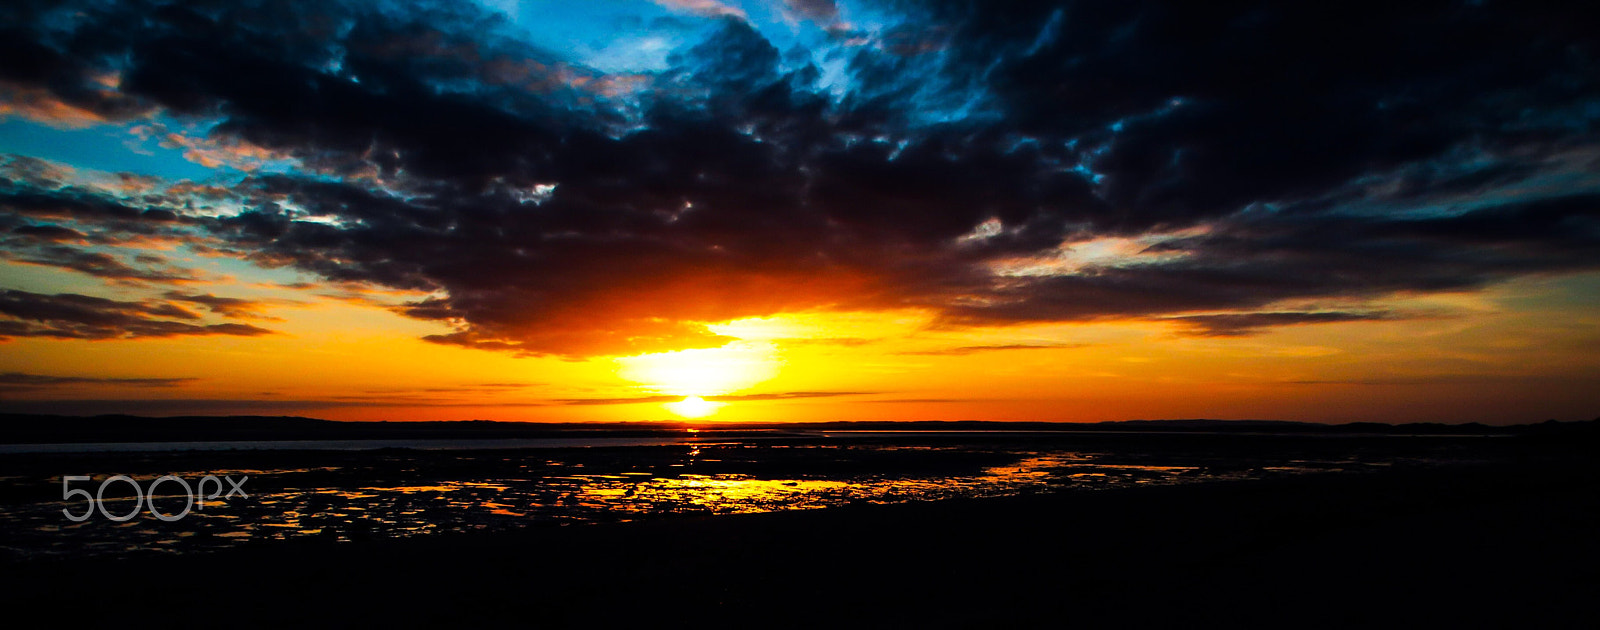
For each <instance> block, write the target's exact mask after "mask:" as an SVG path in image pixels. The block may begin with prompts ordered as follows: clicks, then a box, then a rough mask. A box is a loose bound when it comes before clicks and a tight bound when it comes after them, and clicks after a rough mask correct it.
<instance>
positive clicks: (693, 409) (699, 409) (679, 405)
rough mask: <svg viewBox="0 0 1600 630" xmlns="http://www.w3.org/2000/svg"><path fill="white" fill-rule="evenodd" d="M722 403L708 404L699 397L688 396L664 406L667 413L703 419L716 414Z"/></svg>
mask: <svg viewBox="0 0 1600 630" xmlns="http://www.w3.org/2000/svg"><path fill="white" fill-rule="evenodd" d="M722 405H723V403H715V402H710V401H708V400H706V399H704V398H701V397H699V396H690V397H688V398H685V399H683V400H680V401H678V402H675V403H667V404H666V405H664V406H665V407H666V408H667V410H668V411H671V412H672V413H675V414H678V415H680V416H683V417H685V418H704V417H706V416H709V415H711V414H714V413H716V412H717V409H718V408H720V407H722Z"/></svg>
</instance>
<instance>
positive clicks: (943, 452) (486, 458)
mask: <svg viewBox="0 0 1600 630" xmlns="http://www.w3.org/2000/svg"><path fill="white" fill-rule="evenodd" d="M273 456H277V455H273ZM307 457H313V456H311V455H307ZM1406 457H1409V456H1401V455H1396V454H1392V453H1391V454H1379V455H1375V454H1370V453H1369V454H1361V455H1358V456H1351V455H1350V454H1349V453H1342V452H1341V453H1336V454H1329V456H1326V457H1307V456H1295V455H1291V456H1281V457H1280V456H1260V457H1255V458H1253V459H1252V458H1249V457H1241V456H1240V455H1239V454H1238V453H1228V454H1221V455H1217V454H1207V453H1188V452H1185V453H1176V454H1165V455H1151V454H1149V453H1129V452H1116V451H1085V450H1079V449H1067V448H1056V449H1052V448H1039V447H1037V446H1036V445H1032V444H1027V443H1017V444H985V445H981V446H975V445H962V444H896V443H889V442H884V443H865V444H862V443H847V444H846V443H826V442H823V443H815V442H812V443H803V442H797V443H784V444H774V443H759V444H758V443H750V442H739V441H721V442H702V443H697V444H690V445H681V446H660V445H657V446H649V447H632V448H616V449H591V450H583V449H564V450H556V449H537V450H524V451H504V450H501V451H482V452H468V453H463V452H452V453H450V454H448V455H444V454H440V453H428V452H417V451H386V452H363V453H340V454H337V455H326V456H324V455H316V456H315V457H313V458H322V459H325V460H327V461H318V462H317V464H316V465H306V466H300V467H287V466H257V467H248V466H235V467H228V468H225V467H211V468H196V469H193V470H188V471H174V470H170V469H162V470H160V471H159V472H151V471H142V472H141V471H130V472H128V473H127V474H129V476H131V477H133V478H134V479H136V480H139V481H140V482H141V485H144V486H147V485H148V482H149V481H150V480H152V479H154V478H156V477H159V476H161V475H164V474H175V475H178V476H180V477H184V478H186V479H194V478H198V477H200V476H204V475H206V474H217V475H222V474H227V475H233V476H236V477H238V476H246V475H248V476H249V478H250V484H251V485H250V486H249V491H250V497H249V498H248V499H240V498H235V499H231V500H228V501H208V502H205V503H204V504H203V505H201V506H197V509H196V510H194V511H193V512H192V513H191V514H190V515H189V516H187V517H185V518H184V519H182V520H180V521H176V522H160V521H157V520H155V519H154V518H153V517H150V516H148V514H141V515H140V516H139V517H137V518H134V519H132V520H130V521H127V522H122V523H117V522H110V521H107V520H106V519H103V518H99V517H98V515H97V516H96V517H95V518H92V519H90V520H88V521H84V522H80V523H73V522H70V521H67V520H66V519H65V518H64V517H63V516H62V513H61V510H62V509H63V508H67V507H70V508H71V509H72V510H73V511H74V512H79V511H81V510H82V509H83V507H82V503H81V502H78V503H69V502H62V501H59V500H48V498H45V499H43V500H30V497H36V498H37V497H38V495H39V494H40V493H41V492H42V491H40V490H39V489H40V488H47V489H48V488H51V485H50V484H54V488H59V484H60V481H59V478H52V476H50V475H39V474H23V475H5V476H0V497H4V498H6V501H7V502H6V503H4V504H3V507H4V510H3V511H0V533H4V536H3V538H0V552H4V553H7V554H11V555H52V554H69V555H80V554H88V555H96V554H120V553H128V552H151V553H179V552H189V551H195V550H205V549H214V548H220V547H230V546H237V545H241V544H272V543H274V542H275V541H288V540H320V541H328V542H348V541H357V540H366V539H372V538H404V537H409V536H417V535H425V534H436V533H443V532H461V531H479V530H505V529H515V528H520V527H527V526H531V525H539V524H568V523H594V522H611V521H629V520H638V519H643V518H659V517H670V516H671V515H680V514H744V513H752V512H770V511H778V510H805V509H818V508H826V507H832V506H840V505H847V504H854V503H898V502H904V501H923V500H937V499H948V498H961V497H968V498H971V497H999V496H1014V495H1022V494H1033V493H1046V492H1059V491H1071V490H1098V489H1108V488H1122V487H1130V486H1139V485H1169V484H1179V483H1194V482H1200V481H1218V480H1236V479H1255V478H1265V477H1272V476H1279V475H1295V474H1303V473H1306V472H1313V471H1358V470H1366V469H1370V468H1374V467H1382V466H1390V465H1393V464H1395V463H1397V462H1402V461H1407V460H1406ZM178 461H181V460H178ZM150 465H151V466H157V465H162V464H159V463H152V464H150ZM7 472H10V471H7ZM108 475H109V473H107V474H99V475H96V476H95V482H98V481H100V480H102V479H104V478H106V477H107V476H108ZM174 489H176V488H175V487H174ZM166 490H167V489H166V488H165V487H164V488H163V493H164V495H165V494H167V493H166ZM30 493H31V494H30ZM46 496H47V495H46ZM57 496H59V495H57ZM178 496H181V495H178ZM162 500H163V501H171V500H172V499H162ZM107 503H108V505H107V510H108V511H110V512H111V513H112V514H123V513H127V512H129V511H131V510H132V504H131V498H121V499H115V498H111V497H108V498H107ZM167 505H168V503H162V507H163V510H164V511H167V512H169V513H170V512H173V511H176V508H168V507H167Z"/></svg>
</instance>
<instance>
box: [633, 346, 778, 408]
mask: <svg viewBox="0 0 1600 630" xmlns="http://www.w3.org/2000/svg"><path fill="white" fill-rule="evenodd" d="M617 363H618V369H617V374H618V375H619V376H621V377H622V378H625V379H628V380H630V381H635V382H639V383H644V384H645V385H647V386H649V387H650V388H651V389H654V390H655V391H658V392H661V393H663V394H672V395H675V396H714V395H718V394H727V393H730V392H735V391H739V390H742V389H745V388H748V387H752V386H754V385H756V384H759V383H761V382H763V381H766V380H768V379H771V378H772V377H774V376H777V375H778V368H779V367H780V366H781V365H782V364H783V361H782V360H781V359H780V358H779V357H778V351H777V348H776V347H775V346H773V345H772V344H771V343H751V342H744V341H739V342H734V343H730V344H728V345H725V346H723V347H721V348H705V349H699V350H679V351H676V352H658V353H654V354H641V355H639V356H635V357H623V358H620V359H617Z"/></svg>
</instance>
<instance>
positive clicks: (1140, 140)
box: [0, 0, 1600, 357]
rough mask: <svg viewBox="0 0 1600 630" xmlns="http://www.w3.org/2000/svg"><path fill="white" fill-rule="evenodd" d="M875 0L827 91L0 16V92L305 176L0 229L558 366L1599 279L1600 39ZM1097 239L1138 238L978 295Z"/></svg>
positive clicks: (38, 205) (1334, 6)
mask: <svg viewBox="0 0 1600 630" xmlns="http://www.w3.org/2000/svg"><path fill="white" fill-rule="evenodd" d="M701 4H703V5H705V6H710V4H708V3H701ZM789 7H790V9H789V10H790V11H792V12H794V13H796V14H797V15H804V16H810V17H812V18H816V19H824V18H825V19H832V18H833V16H835V15H836V10H835V9H834V8H833V6H832V4H831V3H828V2H812V1H807V2H791V3H789ZM879 8H882V9H884V11H885V12H886V14H890V15H894V14H899V15H904V16H906V18H905V21H904V23H902V24H898V25H891V26H889V27H886V29H884V30H881V31H878V32H867V31H862V32H854V31H852V32H850V33H848V34H846V35H847V38H848V39H849V40H851V41H853V40H856V39H863V40H871V41H872V43H873V44H874V45H871V46H868V45H855V44H851V43H841V44H840V47H839V48H838V49H836V50H833V51H830V52H829V53H828V54H829V55H832V58H833V59H835V60H839V61H842V62H843V66H844V68H845V69H846V72H847V74H848V77H847V80H845V81H844V82H843V83H837V82H836V83H832V84H824V83H825V82H824V81H823V78H822V77H823V74H822V72H821V70H819V69H818V68H816V67H813V66H809V65H806V64H804V63H791V62H790V61H787V60H788V59H790V57H787V56H785V55H783V54H780V52H779V51H778V49H777V48H776V47H775V46H774V45H773V44H772V43H771V42H768V41H767V40H766V39H765V38H764V37H763V36H762V35H761V33H760V32H759V31H758V30H756V29H754V28H752V27H751V25H750V24H749V23H747V22H746V21H744V20H740V19H723V20H721V21H720V22H719V26H718V27H717V28H716V29H714V31H713V32H712V33H711V35H710V36H708V37H707V38H706V39H705V40H704V41H702V42H699V43H698V44H695V45H692V46H688V47H686V48H684V49H683V50H681V51H679V53H678V54H676V55H675V56H674V57H673V58H672V64H673V67H672V68H671V69H669V70H667V71H663V72H660V73H657V74H655V75H652V76H650V77H647V78H646V81H645V83H644V85H646V86H647V87H646V88H645V89H644V90H643V91H642V92H641V93H638V94H634V95H632V96H619V95H618V94H616V93H613V92H609V91H606V90H601V89H596V88H595V87H594V86H597V85H605V84H608V81H607V80H606V79H609V78H611V77H606V76H604V75H603V74H602V73H599V72H597V71H594V70H591V69H586V68H582V67H581V66H579V65H577V64H573V63H570V62H567V61H564V60H562V59H560V58H559V56H557V55H555V54H553V53H551V52H549V51H546V50H542V49H539V48H537V47H535V46H531V45H528V44H526V43H521V42H519V41H518V39H517V34H516V33H515V32H514V31H513V30H512V29H510V28H509V26H508V24H507V23H505V22H504V21H503V20H502V19H499V18H496V17H493V16H491V15H489V14H487V13H482V12H478V11H476V10H475V9H474V8H473V7H472V6H471V5H468V4H460V5H434V4H429V3H424V4H420V5H417V6H415V7H409V8H407V9H406V10H399V9H395V10H379V9H377V8H374V7H373V6H371V5H367V4H362V3H354V2H352V3H345V2H314V3H313V2H271V3H256V2H215V3H207V2H198V3H183V4H181V5H156V4H149V3H145V2H137V1H135V2H108V3H91V4H88V5H85V6H82V7H65V8H63V7H58V6H56V5H55V4H53V3H52V4H32V3H27V2H23V3H12V5H10V6H8V8H6V9H5V11H6V12H7V13H6V14H5V17H7V18H9V19H7V20H5V24H7V26H6V30H5V37H4V38H0V39H4V40H6V44H5V45H3V46H0V68H5V70H4V73H3V75H0V80H4V81H6V82H8V84H9V85H12V86H17V89H25V90H32V91H35V92H39V93H43V94H47V95H48V97H49V98H53V99H56V100H59V101H60V102H63V103H68V104H71V105H72V106H73V107H77V108H80V109H82V110H84V111H90V112H93V113H94V114H95V115H96V116H101V117H103V118H106V119H118V120H127V119H130V118H132V117H135V116H140V115H143V113H144V112H150V111H161V112H163V113H165V114H166V115H168V116H172V117H174V118H178V119H184V120H193V121H217V122H218V123H219V124H217V125H216V126H215V127H214V128H212V130H211V131H210V132H209V134H210V136H209V139H210V140H214V141H216V143H217V144H218V145H219V146H231V147H242V146H250V147H258V148H260V149H262V150H265V151H269V152H272V153H274V154H281V155H284V156H288V157H290V158H292V159H294V160H296V161H297V162H298V164H299V165H300V166H299V167H298V168H296V169H293V170H291V171H290V172H288V173H280V174H265V175H258V176H253V177H249V178H246V179H245V181H244V182H243V183H241V184H239V185H237V186H233V187H231V188H230V189H227V190H225V191H221V192H218V191H209V192H206V191H200V190H198V189H197V190H193V191H188V192H183V191H173V190H167V191H159V192H148V191H131V192H125V193H115V194H114V193H110V192H106V191H103V190H90V189H87V188H84V187H79V186H74V185H72V184H70V182H66V181H64V180H62V179H61V178H58V177H54V176H52V175H51V174H50V173H48V172H47V171H48V169H45V168H44V167H42V166H39V165H23V166H17V167H15V168H12V169H11V170H10V171H7V175H6V178H5V181H3V182H0V185H3V188H0V220H3V221H6V222H5V223H0V228H4V229H5V230H6V231H5V232H4V234H5V236H4V238H7V239H10V240H7V241H6V243H7V246H8V247H12V245H11V244H12V243H22V242H23V239H27V242H28V243H34V244H31V245H26V247H27V249H26V251H27V252H32V253H31V254H28V256H30V257H31V258H33V259H35V260H40V261H55V262H54V263H53V264H58V266H67V267H69V268H75V269H79V270H89V272H90V273H94V272H95V270H99V271H100V274H101V275H102V276H105V277H115V274H123V275H126V274H129V273H140V272H139V271H138V270H137V269H136V270H135V271H133V272H129V271H126V270H120V269H116V268H114V267H112V266H110V263H96V262H95V261H93V260H89V259H87V258H86V259H84V260H82V261H77V260H76V259H73V258H72V257H71V256H69V255H68V254H69V253H70V251H69V250H66V249H61V250H47V248H49V247H65V246H63V245H53V244H51V242H50V241H49V239H45V238H42V237H43V236H45V233H46V232H48V230H47V228H45V227H43V226H45V225H46V224H45V223H44V221H49V222H50V223H49V224H48V225H51V226H56V227H59V228H60V229H62V230H73V231H76V232H78V233H81V234H84V235H86V236H87V237H88V238H89V239H90V240H91V241H93V242H109V241H107V240H105V239H113V238H118V237H121V238H126V237H127V236H128V235H146V236H148V237H162V238H174V239H187V240H184V241H183V242H186V243H190V244H191V246H192V247H196V248H205V251H206V252H208V253H212V254H220V255H232V256H240V257H244V258H247V259H249V260H251V261H253V262H255V263H257V264H260V265H263V266H267V267H289V268H293V269H296V270H299V271H303V272H307V273H310V274H315V275H317V276H320V277H321V278H324V279H326V280H328V281H332V282H337V283H345V284H347V285H351V286H375V287H382V288H387V289H395V290H408V291H420V292H425V293H431V294H432V297H430V298H427V299H423V300H420V301H417V302H415V303H412V304H409V305H406V306H402V307H399V309H398V310H399V312H402V313H404V314H406V315H408V316H411V317H416V318H420V319H428V320H436V321H440V322H444V323H446V324H449V325H451V326H452V327H454V329H455V330H454V332H451V333H447V334H441V335H436V336H432V337H429V340H431V341H435V342H438V343H446V344H455V345H462V346H466V347H473V348H481V349H487V350H497V351H508V352H518V353H525V354H555V355H563V356H569V357H578V356H590V355H597V354H629V353H637V352H647V351H655V350H667V349H679V348H689V347H709V346H717V345H721V344H723V343H725V342H727V341H728V340H729V339H728V338H726V337H722V336H719V335H716V334H714V333H712V332H710V331H709V330H708V329H706V328H705V327H704V326H703V325H702V323H703V322H715V321H723V320H727V319H733V318H739V317H750V316H762V315H770V314H774V313H779V312H783V311H794V310H815V309H869V310H870V309H886V308H902V307H912V308H923V309H927V310H929V311H930V312H932V313H934V314H935V315H936V316H937V318H938V324H939V325H942V326H967V325H1005V324H1015V323H1023V322H1045V321H1092V320H1097V319H1106V318H1139V319H1147V318H1180V319H1179V321H1183V322H1186V323H1188V324H1190V325H1191V326H1194V327H1196V330H1198V331H1201V332H1203V333H1206V334H1224V335H1226V334H1244V333H1247V332H1251V331H1254V330H1258V329H1261V328H1263V327H1268V326H1278V325H1294V324H1302V323H1311V322H1313V321H1325V320H1326V318H1328V317H1334V316H1335V315H1334V314H1331V313H1323V312H1310V311H1305V312H1301V311H1297V310H1295V309H1294V308H1290V307H1286V306H1284V305H1283V304H1282V303H1284V302H1286V301H1297V300H1298V301H1318V300H1321V301H1325V302H1330V303H1363V302H1365V301H1371V300H1379V299H1382V298H1384V297H1386V296H1391V295H1395V294H1409V293H1417V292H1429V291H1443V290H1466V289H1476V288H1480V287H1483V286H1486V285H1488V284H1490V283H1494V282H1501V281H1505V280H1508V279H1511V278H1515V277H1518V276H1523V275H1528V274H1543V273H1560V272H1572V271H1580V270H1592V269H1595V268H1596V267H1600V227H1597V217H1596V214H1595V212H1596V210H1595V209H1596V207H1597V206H1596V202H1597V200H1600V198H1597V196H1596V192H1595V191H1597V190H1600V178H1596V177H1595V176H1594V175H1593V173H1594V172H1595V168H1596V166H1597V164H1600V162H1597V160H1600V136H1597V133H1600V125H1597V123H1600V74H1597V73H1596V71H1595V68H1600V63H1597V59H1596V56H1597V55H1600V46H1597V41H1600V40H1597V38H1600V35H1597V34H1600V24H1596V23H1595V21H1594V18H1593V16H1592V15H1591V14H1590V12H1587V11H1584V10H1582V9H1581V8H1576V7H1575V6H1574V5H1565V4H1553V3H1552V4H1546V3H1465V2H1464V3H1455V4H1443V3H1434V4H1429V5H1405V6H1396V5H1393V4H1392V3H1377V2H1341V3H1331V4H1330V3H1321V4H1307V3H1264V2H1231V3H1225V4H1216V3H1177V2H1170V3H1169V2H1116V3H1087V2H1082V3H1055V2H1003V3H1002V2H971V1H968V0H948V1H942V0H928V1H924V2H885V3H884V4H883V6H882V7H879ZM63 11H77V13H75V14H74V19H73V20H71V21H70V27H61V28H57V27H56V26H54V25H60V24H63V22H62V21H61V20H58V19H56V18H55V17H52V16H55V15H57V14H62V13H61V12H63ZM840 41H843V40H840ZM107 73H112V74H115V75H116V76H118V77H119V79H120V81H119V82H116V83H115V85H116V87H115V88H114V89H113V88H111V87H108V85H111V84H110V83H107V82H106V81H105V80H104V77H105V76H106V75H107ZM219 195H221V196H222V197H219ZM223 197H225V198H226V201H227V202H228V204H229V205H228V207H230V208H234V209H235V210H234V211H230V212H219V211H211V212H200V211H198V210H196V209H194V208H192V207H191V206H192V205H194V203H195V202H196V200H197V199H198V200H199V202H201V203H202V204H205V203H211V204H215V203H218V201H217V200H218V199H222V198H223ZM237 208H243V209H244V210H243V211H242V212H240V211H237ZM30 230H32V233H30V232H29V231H30ZM41 230H44V231H43V232H41ZM55 234H57V235H58V236H61V237H63V238H65V237H69V236H71V235H70V234H67V233H65V232H59V231H57V232H55ZM1102 237H1123V238H1134V239H1144V240H1145V242H1146V243H1148V247H1147V249H1146V250H1145V251H1143V252H1140V253H1139V254H1138V255H1136V256H1130V257H1128V258H1127V259H1123V260H1111V261H1108V262H1107V261H1101V262H1091V263H1084V264H1079V265H1076V266H1068V267H1062V268H1060V269H1058V270H1046V271H1045V272H1040V273H1029V274H1009V275H1008V274H997V273H995V272H994V269H995V268H996V267H997V266H1004V264H1010V263H1014V262H1016V261H1024V262H1026V261H1029V260H1035V261H1052V260H1060V259H1061V257H1062V256H1063V255H1064V254H1065V253H1064V252H1063V250H1061V249H1058V248H1059V247H1060V246H1061V244H1062V243H1063V242H1069V243H1085V242H1093V241H1094V240H1095V239H1097V238H1102ZM95 239H101V240H95ZM58 240H59V239H58ZM16 247H19V248H21V247H24V246H23V245H20V244H19V245H16ZM16 251H18V252H22V251H24V250H23V249H17V250H16ZM47 251H57V252H58V253H60V254H61V255H60V256H56V257H50V256H48V255H46V252H47ZM71 251H77V250H71ZM80 253H83V254H84V255H85V256H93V255H94V252H93V251H92V250H91V251H89V252H80ZM72 265H76V266H72ZM96 265H99V266H96ZM129 266H130V267H135V266H133V265H129ZM1044 266H1046V267H1048V265H1044ZM191 303H195V302H193V301H191ZM207 306H211V305H209V304H208V305H207ZM224 308H226V307H224ZM217 312H218V313H222V311H217ZM1218 312H1223V313H1232V314H1230V315H1215V314H1214V313H1218ZM138 317H139V318H145V317H146V316H144V315H138ZM1351 317H1354V316H1353V315H1352V316H1351ZM1318 318H1323V319H1321V320H1319V319H1318ZM30 321H35V320H30ZM7 325H8V326H11V327H12V328H16V327H17V326H25V330H32V329H30V328H26V326H33V327H36V328H37V327H39V326H46V325H44V324H19V323H14V322H13V323H8V324H7ZM174 325H187V324H184V323H183V322H172V321H168V322H166V323H163V324H161V326H167V327H170V326H174ZM224 326H237V325H236V324H225V325H224ZM52 327H54V328H52ZM46 328H47V329H50V330H58V331H65V332H72V331H73V330H76V329H72V328H60V327H59V326H58V325H57V324H49V325H48V326H46ZM41 330H42V329H41ZM241 330H242V329H241ZM255 330H259V329H255ZM11 334H24V333H11ZM170 334H197V333H170ZM210 334H216V333H210ZM226 334H245V333H244V332H239V333H226ZM60 336H80V335H78V334H62V335H60Z"/></svg>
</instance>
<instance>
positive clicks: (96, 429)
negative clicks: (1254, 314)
mask: <svg viewBox="0 0 1600 630" xmlns="http://www.w3.org/2000/svg"><path fill="white" fill-rule="evenodd" d="M689 428H697V429H699V430H701V431H716V432H723V433H733V434H740V432H751V431H760V432H762V433H769V434H770V433H773V432H783V431H793V432H818V431H1051V432H1095V431H1115V432H1141V433H1142V432H1208V433H1214V432H1221V433H1241V434H1245V433H1271V434H1334V435H1349V434H1359V435H1569V434H1572V435H1576V434H1583V435H1594V434H1595V433H1596V432H1597V431H1600V419H1596V420H1592V421H1587V422H1556V421H1554V420H1551V421H1546V422H1543V423H1538V424H1518V425H1504V426H1499V425H1487V424H1480V423H1467V424H1442V423H1411V424H1383V423H1377V422H1353V423H1348V424H1319V423H1313V422H1292V421H1281V420H1205V419H1193V420H1127V421H1117V422H1093V423H1068V422H981V421H957V422H943V421H912V422H813V423H765V424H763V423H715V424H709V425H707V424H688V423H680V422H627V423H542V422H496V421H489V420H468V421H456V422H343V421H335V420H321V419H316V418H303V417H295V416H174V417H143V416H129V415H107V416H92V417H79V416H56V415H37V414H0V444H56V443H85V442H196V441H275V440H380V439H381V440H417V439H539V438H562V437H600V436H605V437H650V436H660V435H664V434H679V433H681V432H682V431H684V430H686V429H689Z"/></svg>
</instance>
